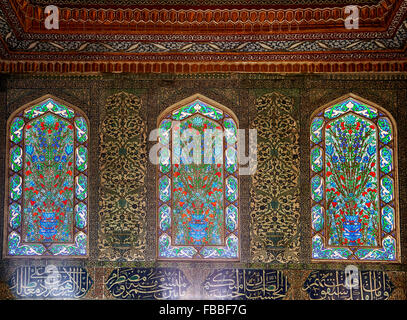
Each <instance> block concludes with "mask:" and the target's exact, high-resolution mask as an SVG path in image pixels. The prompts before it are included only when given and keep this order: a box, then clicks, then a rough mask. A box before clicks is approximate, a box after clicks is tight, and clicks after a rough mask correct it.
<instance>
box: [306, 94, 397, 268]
mask: <svg viewBox="0 0 407 320" xmlns="http://www.w3.org/2000/svg"><path fill="white" fill-rule="evenodd" d="M396 132H397V130H396V123H395V121H394V119H393V117H392V116H391V115H390V114H389V113H388V112H387V111H386V110H384V109H383V108H381V107H379V106H377V105H374V104H373V103H370V102H368V101H365V100H364V99H362V98H359V97H357V96H355V95H352V94H350V95H347V96H345V97H342V98H339V99H337V100H335V101H333V102H332V103H330V104H329V105H327V106H324V107H322V108H320V109H318V110H317V111H316V112H314V114H313V117H312V119H311V128H310V140H311V157H310V159H311V202H312V203H311V216H312V259H313V260H331V261H338V260H339V261H340V260H351V261H359V262H363V261H388V262H399V261H400V247H399V245H400V244H399V223H398V221H399V216H398V186H397V185H398V181H397V136H396Z"/></svg>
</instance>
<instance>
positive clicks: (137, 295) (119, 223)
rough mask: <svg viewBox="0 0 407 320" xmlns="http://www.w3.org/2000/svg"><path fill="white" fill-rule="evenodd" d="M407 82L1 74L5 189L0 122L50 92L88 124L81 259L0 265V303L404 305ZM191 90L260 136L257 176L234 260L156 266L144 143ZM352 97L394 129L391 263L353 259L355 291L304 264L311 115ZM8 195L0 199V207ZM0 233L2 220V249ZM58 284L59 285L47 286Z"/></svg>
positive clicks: (323, 266)
mask: <svg viewBox="0 0 407 320" xmlns="http://www.w3.org/2000/svg"><path fill="white" fill-rule="evenodd" d="M38 2H39V1H38ZM406 77H407V76H406V75H405V74H404V73H381V74H377V73H369V74H361V73H348V74H319V75H294V74H293V75H287V74H284V75H283V74H259V73H245V74H239V73H233V74H230V73H211V74H205V73H196V74H180V75H174V74H165V73H164V74H125V73H123V74H116V75H115V74H99V75H82V76H80V75H77V76H75V75H56V74H53V75H52V74H49V75H27V74H25V75H22V74H15V75H3V76H1V80H0V104H1V106H2V107H1V112H0V128H1V130H0V179H1V180H2V181H4V179H5V175H6V172H5V170H4V168H5V165H6V164H5V161H6V157H8V155H7V154H6V148H7V147H6V135H7V132H6V122H7V119H8V118H9V116H10V115H11V114H12V113H13V112H14V111H15V110H17V109H18V108H19V107H21V106H23V105H25V104H27V103H29V102H31V101H34V100H36V99H38V98H39V97H42V96H44V95H47V94H49V95H52V96H55V97H58V98H60V99H62V100H63V101H67V102H69V103H71V104H72V105H75V106H77V107H79V108H80V109H81V110H82V111H83V112H84V113H85V114H86V115H87V117H88V119H89V125H90V127H89V143H88V149H89V154H88V157H89V164H88V179H89V183H88V193H89V203H88V206H89V210H88V215H89V217H88V218H89V229H88V236H89V256H88V257H87V258H79V259H78V258H76V259H72V258H69V257H66V258H64V259H57V258H49V259H46V258H41V259H35V258H19V259H13V258H7V259H6V258H4V256H2V259H1V261H0V297H2V298H11V299H24V298H31V299H43V298H75V299H194V298H198V299H217V298H228V299H284V300H297V299H304V300H308V299H344V300H348V299H349V300H351V299H354V300H367V299H369V300H375V299H376V300H382V299H393V300H396V299H407V296H406V292H407V287H406V283H407V256H406V252H407V217H406V214H405V212H406V210H407V200H406V199H407V174H406V172H407V156H406V154H407V143H406V142H407V132H406V131H405V130H404V129H405V123H406V121H407V109H406V108H405V104H406V101H407V81H406V80H407V79H406ZM197 93H199V94H201V95H203V96H205V97H208V98H209V99H212V100H214V101H216V102H217V103H219V104H221V105H223V106H226V107H227V108H229V109H230V110H231V111H232V112H233V113H234V114H235V115H236V117H237V118H238V120H239V128H242V129H249V128H250V129H257V130H258V136H257V142H258V166H257V171H256V173H255V174H254V175H251V176H250V175H246V176H240V198H239V199H240V200H239V206H240V217H239V218H240V245H241V256H240V260H239V261H233V262H225V261H222V262H220V261H219V262H216V261H215V262H214V261H211V262H209V261H206V262H200V261H176V262H173V261H158V260H157V255H156V246H157V241H156V238H157V236H158V234H157V223H158V222H157V216H156V215H157V206H158V199H157V192H156V188H157V181H156V180H157V176H156V166H155V165H154V164H152V163H151V162H150V161H149V160H148V153H149V150H150V149H151V147H152V146H153V145H154V144H155V142H154V141H149V139H148V136H149V134H150V132H151V131H152V130H153V129H155V128H156V126H157V119H158V118H159V115H160V114H161V112H163V111H164V110H165V109H166V108H168V107H169V106H172V105H174V104H176V103H177V102H179V101H182V100H184V99H186V98H188V97H190V96H192V95H194V94H197ZM350 93H352V94H354V95H357V96H359V97H362V98H364V99H366V100H368V101H372V102H374V103H375V104H377V105H380V106H381V107H383V108H385V109H386V110H387V111H388V112H389V113H390V114H391V115H392V116H393V117H394V119H395V121H396V123H397V125H398V131H397V135H398V172H399V210H400V225H399V230H400V243H401V248H400V249H401V262H400V263H386V262H380V263H378V262H375V263H359V262H354V263H352V264H353V265H356V266H357V267H358V268H359V279H360V281H361V286H360V287H359V288H358V289H347V288H346V283H345V268H346V266H347V265H348V264H350V262H347V263H340V262H323V261H320V262H312V261H311V219H310V216H311V204H310V191H309V190H310V188H311V186H310V142H309V141H310V140H309V139H310V138H309V134H310V129H309V128H310V121H311V116H312V114H313V112H314V111H315V110H316V109H317V108H319V107H321V106H323V105H325V104H327V103H329V102H331V101H334V100H335V99H337V98H339V97H341V96H344V95H347V94H350ZM247 144H248V142H247V141H246V147H247ZM246 150H248V148H246ZM6 199H7V198H6V197H5V193H4V192H1V193H0V206H2V207H4V204H5V201H6ZM4 223H5V222H4V219H3V215H2V218H1V219H0V232H1V237H0V238H1V239H3V236H4V234H3V233H4ZM2 241H3V240H2ZM3 244H4V243H2V246H3ZM55 277H57V279H58V281H57V282H56V284H55V285H54V286H50V285H49V281H50V280H52V279H54V278H55ZM157 279H160V281H157ZM219 279H222V280H221V281H220V280H219ZM47 281H48V284H47ZM51 282H52V281H51Z"/></svg>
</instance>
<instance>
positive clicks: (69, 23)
mask: <svg viewBox="0 0 407 320" xmlns="http://www.w3.org/2000/svg"><path fill="white" fill-rule="evenodd" d="M405 2H406V0H381V1H380V2H379V3H378V4H373V5H362V6H360V8H359V9H360V18H359V30H358V31H357V32H355V31H353V32H352V33H363V32H378V31H386V30H387V29H389V27H391V24H392V22H393V21H394V18H395V16H396V15H397V12H398V11H400V7H403V5H404V6H405ZM0 3H1V6H2V7H3V9H4V10H3V11H5V12H7V13H9V17H8V18H9V19H11V18H12V17H11V12H12V13H14V15H15V18H14V19H13V20H15V21H14V22H17V21H18V24H19V25H21V26H22V28H21V29H22V31H24V32H28V33H34V34H54V35H55V36H58V35H59V36H61V35H64V36H65V35H67V34H70V33H75V34H76V36H77V34H82V33H83V34H86V33H89V32H91V33H93V35H94V36H96V35H101V34H104V35H105V36H108V35H112V34H114V35H116V36H117V35H129V34H146V33H147V34H157V33H158V34H160V35H162V34H168V35H174V34H182V35H186V34H188V35H197V34H198V35H205V34H214V33H216V34H219V35H228V34H229V35H231V34H239V35H243V34H245V35H251V34H253V33H254V34H255V35H267V34H270V33H273V34H284V35H287V33H288V34H297V33H299V34H305V33H310V32H317V31H322V32H324V33H326V32H327V31H328V30H329V32H333V33H345V34H349V32H348V30H346V29H345V28H344V20H345V18H346V16H347V15H346V14H345V7H344V6H342V7H341V6H328V7H322V8H321V7H316V8H309V7H306V8H302V7H299V8H281V7H277V8H270V9H245V8H242V9H225V8H214V9H167V8H153V9H150V8H142V9H141V8H129V7H127V8H121V7H119V8H108V9H105V8H69V7H62V8H59V11H60V16H59V25H60V30H59V31H56V32H55V31H53V30H51V31H50V30H47V29H45V26H44V21H45V14H44V6H39V5H32V4H31V3H30V1H29V0H1V2H0Z"/></svg>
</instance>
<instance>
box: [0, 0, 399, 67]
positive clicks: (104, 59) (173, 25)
mask: <svg viewBox="0 0 407 320" xmlns="http://www.w3.org/2000/svg"><path fill="white" fill-rule="evenodd" d="M226 2H228V5H226ZM203 3H205V5H203ZM50 4H52V5H57V6H58V7H59V14H60V17H59V18H60V19H59V29H58V30H55V29H51V30H48V29H46V28H45V26H44V21H45V18H46V15H45V14H44V8H45V6H46V5H50ZM244 4H246V5H244ZM349 4H352V5H356V4H357V5H358V7H359V9H360V18H359V28H358V29H346V28H345V25H344V21H345V18H346V17H347V14H345V6H346V5H349ZM0 37H1V41H0V42H1V43H0V57H1V61H0V71H2V72H361V71H393V72H394V71H407V52H406V49H407V0H358V1H355V2H352V3H351V2H350V1H348V0H337V1H330V0H320V1H316V0H288V1H287V0H252V1H248V0H234V1H230V0H229V1H226V0H208V1H205V2H203V1H199V0H189V1H186V0H145V1H138V0H109V1H107V0H89V1H86V0H85V1H79V0H0Z"/></svg>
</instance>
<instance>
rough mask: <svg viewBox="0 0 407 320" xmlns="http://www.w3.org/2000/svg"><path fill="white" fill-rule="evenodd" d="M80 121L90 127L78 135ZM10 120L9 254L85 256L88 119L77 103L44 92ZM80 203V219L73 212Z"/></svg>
mask: <svg viewBox="0 0 407 320" xmlns="http://www.w3.org/2000/svg"><path fill="white" fill-rule="evenodd" d="M78 121H79V122H80V123H81V130H83V132H86V135H83V136H81V138H80V139H79V136H78V130H77V129H75V123H77V122H78ZM9 123H10V127H9V128H10V131H9V133H10V136H9V139H8V146H9V154H10V157H9V159H8V160H9V161H8V163H9V166H8V167H9V169H10V171H9V173H13V174H12V176H11V178H10V180H9V184H8V188H9V190H10V191H9V193H8V194H9V201H8V205H7V204H6V205H7V207H8V208H7V209H6V212H8V214H9V218H8V221H9V224H8V225H7V229H6V234H7V235H8V243H7V244H6V245H7V250H6V252H7V255H9V256H30V255H37V256H41V255H44V256H45V255H46V256H52V255H70V256H86V255H87V254H88V244H87V242H88V241H87V218H88V215H87V210H88V206H87V203H88V174H87V168H88V157H87V154H88V123H87V121H86V120H85V118H84V117H83V116H82V115H81V113H80V112H79V111H76V110H74V108H71V107H67V106H65V105H63V104H62V103H60V102H58V101H57V100H56V99H53V98H44V100H41V102H40V103H33V104H31V105H29V106H28V107H26V108H24V109H23V110H21V111H17V115H15V116H14V118H12V119H10V122H9ZM75 148H76V150H77V151H78V152H77V153H75V152H74V149H75ZM75 164H76V165H75ZM78 206H79V207H81V210H80V216H81V218H80V219H79V218H78V213H75V212H74V211H75V210H74V208H75V207H78Z"/></svg>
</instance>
